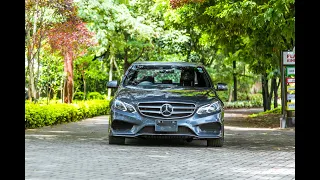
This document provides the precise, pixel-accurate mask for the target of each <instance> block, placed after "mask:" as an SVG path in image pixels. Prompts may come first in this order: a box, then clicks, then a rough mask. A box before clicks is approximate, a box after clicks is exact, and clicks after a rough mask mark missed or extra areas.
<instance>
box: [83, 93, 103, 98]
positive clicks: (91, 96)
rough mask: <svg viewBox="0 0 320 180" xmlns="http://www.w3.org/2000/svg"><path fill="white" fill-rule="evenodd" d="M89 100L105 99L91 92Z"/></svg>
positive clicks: (88, 96)
mask: <svg viewBox="0 0 320 180" xmlns="http://www.w3.org/2000/svg"><path fill="white" fill-rule="evenodd" d="M87 99H88V100H92V99H104V97H103V95H101V94H100V93H99V92H90V93H88V95H87Z"/></svg>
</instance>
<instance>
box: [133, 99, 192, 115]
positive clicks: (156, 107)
mask: <svg viewBox="0 0 320 180" xmlns="http://www.w3.org/2000/svg"><path fill="white" fill-rule="evenodd" d="M138 109H139V112H140V113H141V114H142V115H144V116H148V117H153V118H161V119H174V118H184V117H188V116H191V115H192V114H193V113H194V111H195V109H196V106H195V104H193V103H181V102H141V103H139V104H138ZM165 110H168V111H165Z"/></svg>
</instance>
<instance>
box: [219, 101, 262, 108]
mask: <svg viewBox="0 0 320 180" xmlns="http://www.w3.org/2000/svg"><path fill="white" fill-rule="evenodd" d="M224 107H225V109H228V108H252V107H262V101H261V102H258V101H236V102H224Z"/></svg>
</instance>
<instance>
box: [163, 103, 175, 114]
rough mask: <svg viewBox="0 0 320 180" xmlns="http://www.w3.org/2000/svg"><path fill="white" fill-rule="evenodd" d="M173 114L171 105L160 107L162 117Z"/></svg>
mask: <svg viewBox="0 0 320 180" xmlns="http://www.w3.org/2000/svg"><path fill="white" fill-rule="evenodd" d="M172 112H173V107H172V106H171V104H164V105H162V106H161V114H162V115H163V116H166V117H167V116H171V114H172Z"/></svg>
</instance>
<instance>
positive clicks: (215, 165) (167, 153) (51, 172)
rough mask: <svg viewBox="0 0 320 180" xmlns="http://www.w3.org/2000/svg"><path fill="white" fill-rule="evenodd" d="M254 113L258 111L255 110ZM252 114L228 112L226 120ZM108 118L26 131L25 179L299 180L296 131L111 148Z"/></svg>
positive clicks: (231, 133) (251, 131) (230, 132)
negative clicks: (218, 144) (211, 142)
mask: <svg viewBox="0 0 320 180" xmlns="http://www.w3.org/2000/svg"><path fill="white" fill-rule="evenodd" d="M252 111H259V110H257V109H253V110H252ZM248 113H250V111H249V110H246V109H243V110H242V111H241V110H237V111H236V112H234V111H231V110H230V111H226V113H225V121H228V117H234V116H237V115H239V116H241V115H244V114H248ZM107 126H108V116H99V117H95V118H90V119H86V120H83V121H80V122H73V123H68V124H61V125H56V126H53V127H43V128H40V129H29V130H26V131H25V179H28V180H31V179H32V180H35V179H50V180H51V179H52V180H54V179H56V180H62V179H75V180H89V179H90V180H96V179H103V180H109V179H110V180H129V179H132V180H135V179H139V180H140V179H146V180H149V179H156V180H158V179H159V180H191V179H193V180H199V179H200V180H202V179H204V180H213V179H214V180H219V179H230V180H231V179H232V180H234V179H239V180H241V179H246V180H253V179H272V180H276V179H295V131H294V130H292V129H289V130H288V129H285V130H281V129H263V128H241V127H232V126H226V127H225V144H224V146H223V147H222V148H212V147H211V148H209V147H206V141H202V140H198V141H192V142H190V143H188V142H185V141H179V140H154V139H153V140H139V139H129V140H127V141H126V145H109V144H108V136H107Z"/></svg>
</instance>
